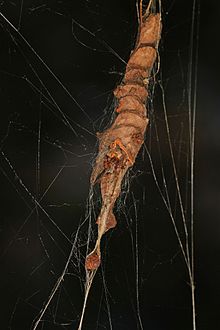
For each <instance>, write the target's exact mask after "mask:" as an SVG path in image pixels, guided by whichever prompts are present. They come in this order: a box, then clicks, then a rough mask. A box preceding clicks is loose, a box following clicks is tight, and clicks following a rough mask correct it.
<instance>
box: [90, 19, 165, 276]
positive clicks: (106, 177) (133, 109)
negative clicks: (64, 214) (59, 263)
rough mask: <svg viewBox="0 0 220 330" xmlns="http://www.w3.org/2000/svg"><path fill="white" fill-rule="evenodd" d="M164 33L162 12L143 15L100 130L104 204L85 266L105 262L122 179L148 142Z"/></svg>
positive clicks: (97, 169) (98, 170) (98, 169)
mask: <svg viewBox="0 0 220 330" xmlns="http://www.w3.org/2000/svg"><path fill="white" fill-rule="evenodd" d="M160 34H161V17H160V14H150V15H149V16H147V17H145V15H143V17H142V22H141V24H140V28H139V36H138V40H137V43H136V47H135V49H134V50H133V52H132V54H131V57H130V59H129V61H128V64H127V67H126V72H125V76H124V79H123V81H122V83H121V84H120V85H119V86H118V87H117V88H116V89H115V91H114V95H115V97H116V98H117V100H118V106H117V108H116V110H115V111H116V112H117V113H118V116H117V117H116V119H115V121H114V122H113V124H112V125H111V126H110V127H109V128H108V129H107V130H106V131H104V132H103V133H98V138H99V153H98V155H97V158H96V163H95V166H94V169H93V172H92V175H91V184H92V185H94V184H95V183H96V182H98V183H100V187H101V195H102V207H101V211H100V214H99V216H98V219H97V222H96V223H97V225H98V236H97V241H96V244H95V247H94V249H93V251H92V252H91V253H90V254H89V255H88V256H87V258H86V262H85V268H86V269H87V270H95V269H97V268H98V267H99V265H100V261H101V252H100V242H101V238H102V236H103V234H104V233H105V232H106V231H107V230H109V229H110V228H113V227H115V226H116V219H115V216H114V214H113V207H114V204H115V201H116V199H117V198H118V196H119V195H120V192H121V182H122V180H123V177H124V175H125V173H126V172H127V170H128V168H129V167H131V166H132V165H133V164H134V162H135V159H136V156H137V154H138V152H139V150H140V148H141V146H142V144H143V142H144V134H145V131H146V127H147V124H148V118H147V111H146V107H145V103H146V100H147V96H148V91H147V88H148V83H149V78H150V73H151V70H152V68H153V65H154V62H155V60H156V57H157V47H158V43H159V40H160Z"/></svg>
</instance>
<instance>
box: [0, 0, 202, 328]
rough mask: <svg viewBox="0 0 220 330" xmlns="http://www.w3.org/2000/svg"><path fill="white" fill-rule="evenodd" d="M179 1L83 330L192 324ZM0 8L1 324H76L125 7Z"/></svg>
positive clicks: (168, 6) (186, 53) (185, 84)
mask: <svg viewBox="0 0 220 330" xmlns="http://www.w3.org/2000/svg"><path fill="white" fill-rule="evenodd" d="M181 6H182V7H181ZM181 6H180V8H178V4H177V2H176V1H167V2H165V3H164V4H163V8H162V10H163V12H162V15H164V16H163V17H164V18H163V20H164V30H165V32H164V35H163V37H162V42H161V47H160V48H161V49H160V62H159V64H160V72H161V73H160V74H159V75H158V77H155V78H153V79H152V82H151V95H150V97H149V102H148V108H149V118H150V128H149V129H148V132H147V137H146V143H145V145H144V148H143V149H142V151H141V153H140V155H139V157H138V160H137V162H136V164H135V166H134V167H133V168H132V169H131V170H130V172H129V173H128V174H127V176H126V179H125V180H124V185H123V190H122V195H121V197H120V199H119V200H118V202H117V205H116V214H117V218H118V220H119V221H118V225H117V227H116V229H114V230H112V231H111V232H109V233H108V234H107V235H105V237H104V239H103V246H102V248H103V260H102V266H101V268H100V270H99V271H98V272H97V274H96V276H95V278H94V281H93V284H92V288H91V292H90V295H89V299H88V303H87V306H86V312H85V320H84V323H83V327H84V328H85V329H117V330H118V329H119V330H120V329H121V330H122V329H148V328H149V329H176V328H177V327H178V329H189V328H191V327H192V306H191V304H192V301H191V287H192V283H193V282H192V281H191V283H190V276H189V273H190V271H191V272H192V256H193V251H192V250H191V248H192V246H191V245H190V244H191V242H192V237H191V234H192V227H191V226H192V222H191V220H192V213H191V212H192V207H191V206H192V199H191V192H192V191H191V192H190V190H191V189H192V177H191V172H190V162H192V155H193V150H192V148H193V144H192V136H194V132H193V129H194V127H195V125H194V123H193V120H194V117H193V116H194V112H193V111H194V110H195V108H194V107H193V104H191V103H192V102H193V101H194V97H195V95H194V94H193V93H194V89H193V88H194V86H193V84H194V80H193V79H192V78H193V77H194V76H195V74H196V72H195V71H194V70H193V68H192V64H193V63H196V58H195V57H193V56H194V51H195V45H196V43H193V42H191V43H190V42H189V41H190V35H192V37H194V38H195V36H198V32H197V31H195V32H193V30H192V29H191V26H193V27H194V29H196V24H195V23H193V22H192V17H193V18H194V19H195V13H196V10H195V9H194V13H193V16H192V13H191V12H192V8H193V3H192V6H191V7H190V6H189V5H188V4H187V5H184V2H181ZM1 12H2V15H1V29H2V38H3V40H2V52H1V63H2V64H1V76H2V87H1V99H2V109H3V111H2V123H1V125H2V129H1V132H2V137H1V164H0V169H1V174H2V176H1V181H2V187H4V189H3V190H2V193H1V200H2V214H3V224H2V237H3V246H4V248H3V249H2V255H1V260H2V262H3V268H4V276H3V280H2V284H3V289H2V290H3V291H2V292H3V296H4V304H3V306H2V311H3V313H2V315H4V320H3V324H4V327H5V328H8V329H77V328H78V324H79V320H80V316H81V312H82V306H83V301H84V285H85V271H84V259H85V256H86V254H87V252H88V251H89V250H90V249H91V247H92V244H93V243H94V240H95V237H96V224H95V219H96V217H97V214H98V212H99V209H100V205H101V200H100V196H99V191H98V189H96V188H95V189H94V190H91V188H90V187H89V177H90V173H91V169H92V165H93V163H94V159H95V155H96V150H97V141H96V132H97V131H102V130H103V129H104V128H105V127H106V125H108V124H109V122H110V121H111V120H112V118H113V117H114V103H115V101H114V99H113V93H112V91H113V90H114V87H115V86H116V85H117V84H118V83H119V82H120V80H121V77H122V75H123V72H124V69H125V66H126V62H127V60H128V58H129V55H130V51H131V49H132V48H133V47H134V41H135V34H136V32H135V31H137V26H138V19H137V11H136V2H135V1H130V2H129V3H127V2H126V1H120V3H118V2H117V1H115V2H114V1H112V2H110V3H108V2H101V1H96V2H95V3H93V2H92V1H81V2H79V3H77V4H75V3H72V2H71V1H53V2H52V1H45V0H44V1H28V2H26V1H21V2H19V3H15V2H4V1H2V3H1ZM180 12H181V15H180ZM183 13H184V14H183ZM175 15H176V16H175ZM178 15H180V16H181V22H178V21H176V20H175V17H179V16H178ZM190 53H191V54H190ZM189 59H190V65H189V67H188V60H189ZM193 61H195V62H193ZM187 72H188V73H187ZM190 75H191V76H190ZM155 76H156V72H155ZM190 84H191V85H190ZM174 90H175V93H174ZM190 111H191V112H190ZM191 165H193V164H192V163H191ZM190 180H191V182H190ZM88 196H89V197H88ZM190 230H191V231H190ZM186 234H187V235H189V237H188V241H187V235H186ZM187 244H188V246H187ZM187 249H188V250H187ZM191 275H192V274H191ZM191 279H192V278H191Z"/></svg>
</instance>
